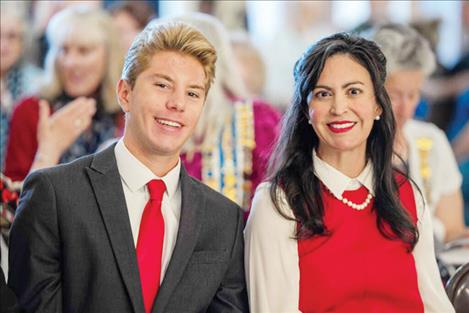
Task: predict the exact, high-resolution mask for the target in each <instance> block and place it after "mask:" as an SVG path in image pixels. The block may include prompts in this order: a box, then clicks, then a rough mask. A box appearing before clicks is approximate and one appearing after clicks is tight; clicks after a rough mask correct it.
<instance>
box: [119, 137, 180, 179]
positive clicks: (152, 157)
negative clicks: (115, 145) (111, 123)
mask: <svg viewBox="0 0 469 313" xmlns="http://www.w3.org/2000/svg"><path fill="white" fill-rule="evenodd" d="M123 141H124V144H125V147H126V148H127V150H129V151H130V153H132V155H133V156H134V157H136V158H137V159H138V160H139V161H140V162H142V163H143V165H145V166H146V167H148V168H149V169H150V170H151V171H152V172H153V174H155V175H156V176H158V177H163V176H165V175H166V174H168V172H169V171H171V170H172V169H173V168H174V167H175V166H176V165H177V164H178V161H179V155H168V156H166V155H157V154H149V153H145V152H144V151H143V150H142V147H139V146H137V145H133V144H132V142H131V141H129V140H126V137H125V136H124V140H123Z"/></svg>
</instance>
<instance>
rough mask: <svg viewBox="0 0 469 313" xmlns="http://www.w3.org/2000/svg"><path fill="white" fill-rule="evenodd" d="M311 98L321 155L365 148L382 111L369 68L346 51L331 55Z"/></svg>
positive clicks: (360, 151) (310, 111)
mask: <svg viewBox="0 0 469 313" xmlns="http://www.w3.org/2000/svg"><path fill="white" fill-rule="evenodd" d="M308 100H309V117H310V121H311V125H312V127H313V129H314V131H315V132H316V134H317V136H318V137H319V147H318V153H319V156H321V157H322V158H327V157H328V156H332V155H333V154H337V153H342V152H352V151H357V152H359V153H364V152H365V151H366V141H367V138H368V136H369V134H370V132H371V128H372V127H373V123H374V121H375V117H376V116H378V115H380V114H381V108H380V107H379V105H378V104H377V103H376V99H375V93H374V88H373V83H372V81H371V77H370V74H369V73H368V71H367V70H366V68H364V67H363V66H362V65H360V64H359V63H358V62H356V61H355V60H353V59H352V58H351V57H350V56H348V55H345V54H336V55H334V56H332V57H329V58H328V59H327V61H326V64H325V66H324V69H323V70H322V72H321V75H320V76H319V80H318V82H317V84H316V87H315V88H314V89H313V90H312V92H311V94H310V96H309V98H308ZM378 122H379V121H378Z"/></svg>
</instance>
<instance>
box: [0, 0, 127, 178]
mask: <svg viewBox="0 0 469 313" xmlns="http://www.w3.org/2000/svg"><path fill="white" fill-rule="evenodd" d="M47 38H48V40H49V42H50V49H49V51H48V54H47V58H46V74H47V80H46V83H45V84H44V86H42V87H41V89H40V92H39V94H38V96H37V97H31V98H27V99H24V100H23V101H22V102H21V103H20V104H19V105H18V106H17V107H16V109H15V111H14V113H13V116H12V119H11V126H10V135H9V139H8V146H7V153H6V162H5V175H6V176H8V177H10V178H11V179H13V180H23V179H24V177H25V176H26V175H27V174H28V172H29V171H30V170H31V169H36V168H41V167H47V166H52V165H55V164H58V163H62V162H68V161H71V160H73V159H75V158H77V157H80V156H83V155H86V154H89V153H92V152H94V151H95V150H96V148H97V147H98V146H99V145H100V144H101V143H102V142H104V141H106V140H107V139H110V138H113V137H115V136H118V135H120V134H121V132H122V128H123V124H124V120H123V115H122V113H121V110H120V107H119V105H118V103H117V101H116V97H115V86H116V83H117V81H118V79H119V75H120V71H121V69H122V62H123V56H124V55H123V51H122V49H121V47H120V43H119V41H118V38H117V34H116V33H115V30H114V28H113V23H112V20H111V17H110V16H108V15H107V14H106V13H105V12H104V11H102V10H99V9H89V8H86V7H80V6H77V7H70V8H67V9H65V10H63V11H61V12H60V13H58V14H56V15H55V16H54V17H53V18H52V20H51V21H50V23H49V25H48V28H47ZM50 111H52V112H54V114H53V115H52V116H51V117H50V118H47V117H48V115H49V114H50V113H49V112H50ZM38 126H39V127H38Z"/></svg>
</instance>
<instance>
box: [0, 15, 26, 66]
mask: <svg viewBox="0 0 469 313" xmlns="http://www.w3.org/2000/svg"><path fill="white" fill-rule="evenodd" d="M0 25H1V27H0V73H2V75H3V73H6V72H8V71H9V70H10V69H11V67H12V66H13V65H14V64H15V63H16V62H17V61H18V59H19V58H20V56H21V51H22V49H23V39H22V36H23V34H22V29H21V27H18V25H21V21H20V20H19V18H16V17H14V16H8V15H6V14H2V18H1V20H0Z"/></svg>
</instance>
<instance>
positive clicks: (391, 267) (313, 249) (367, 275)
mask: <svg viewBox="0 0 469 313" xmlns="http://www.w3.org/2000/svg"><path fill="white" fill-rule="evenodd" d="M399 192H400V199H401V202H402V204H403V206H404V207H405V208H406V209H407V211H408V213H409V215H410V216H411V218H412V220H413V222H414V223H416V221H417V215H416V206H415V200H414V194H413V190H412V187H411V185H410V183H409V182H407V181H406V182H405V183H404V184H403V185H402V186H401V187H400V190H399ZM367 194H368V191H367V189H366V188H365V187H364V186H362V187H361V188H359V189H357V190H354V191H345V192H344V194H343V196H344V197H345V198H347V199H349V200H351V201H352V202H354V203H363V202H364V200H365V198H366V196H367ZM322 196H323V201H324V206H325V208H326V209H325V216H324V222H325V225H326V226H327V228H328V230H329V231H330V232H331V235H330V236H321V237H314V238H311V239H307V240H299V241H298V256H299V270H300V295H299V309H300V310H301V311H302V312H304V313H307V312H344V313H351V312H379V313H386V312H389V313H396V312H399V313H406V312H408V313H416V312H424V307H423V302H422V299H421V296H420V294H419V289H418V283H417V272H416V267H415V262H414V258H413V255H412V253H411V252H408V251H407V247H406V245H405V244H404V243H403V242H402V241H401V240H398V239H396V240H390V239H387V238H385V237H384V236H383V235H382V234H381V233H380V232H379V230H378V227H377V224H376V212H375V211H374V210H372V209H371V208H372V206H373V200H372V201H371V203H370V204H369V205H368V207H367V208H365V209H364V210H362V211H358V210H355V209H352V208H351V207H349V206H347V205H345V204H344V203H342V202H341V201H339V200H338V199H336V198H335V197H334V196H333V195H332V194H331V193H330V192H329V191H327V189H326V188H325V187H324V186H323V192H322ZM326 243H327V244H326Z"/></svg>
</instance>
